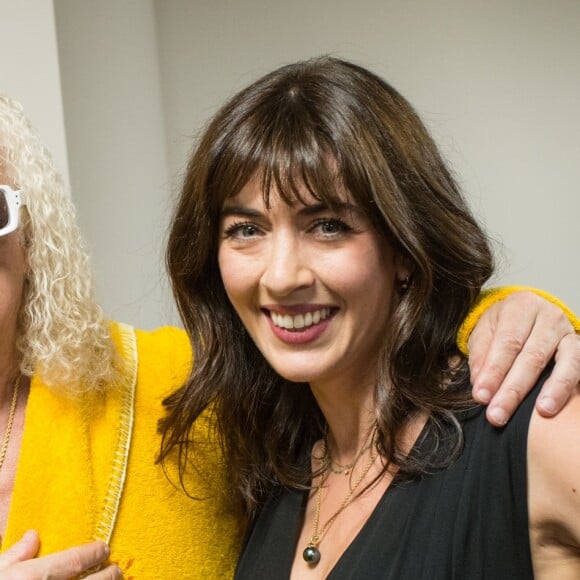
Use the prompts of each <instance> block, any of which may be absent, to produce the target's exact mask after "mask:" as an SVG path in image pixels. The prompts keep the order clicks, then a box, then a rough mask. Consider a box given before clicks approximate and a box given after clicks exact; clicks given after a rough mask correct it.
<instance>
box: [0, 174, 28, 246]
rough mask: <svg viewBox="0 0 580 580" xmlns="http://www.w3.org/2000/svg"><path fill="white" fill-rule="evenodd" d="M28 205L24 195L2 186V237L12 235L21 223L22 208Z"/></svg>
mask: <svg viewBox="0 0 580 580" xmlns="http://www.w3.org/2000/svg"><path fill="white" fill-rule="evenodd" d="M23 205H26V201H25V198H24V194H23V193H22V192H21V191H14V190H13V189H12V188H11V187H10V186H9V185H0V236H6V235H8V234H11V233H12V232H13V231H14V230H16V228H18V224H19V221H20V208H21V207H22V206H23Z"/></svg>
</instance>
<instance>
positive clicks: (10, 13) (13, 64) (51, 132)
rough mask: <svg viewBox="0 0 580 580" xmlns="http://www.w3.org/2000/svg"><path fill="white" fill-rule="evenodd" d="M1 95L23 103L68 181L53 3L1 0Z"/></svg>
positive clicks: (48, 1) (48, 0) (31, 0)
mask: <svg viewBox="0 0 580 580" xmlns="http://www.w3.org/2000/svg"><path fill="white" fill-rule="evenodd" d="M0 14H1V15H2V16H1V18H2V50H0V92H3V93H7V94H8V95H10V96H11V97H12V98H14V99H17V100H18V101H20V102H21V103H22V105H23V106H24V109H25V110H26V113H27V115H28V116H29V117H30V118H31V119H32V121H33V122H34V125H35V126H36V128H37V129H38V131H39V132H40V133H41V135H42V138H43V140H44V142H45V143H46V145H47V146H48V147H49V148H50V150H51V152H52V154H53V156H54V159H55V162H56V164H57V166H58V168H59V169H60V171H61V172H62V173H63V175H64V177H65V179H67V180H68V163H67V153H66V142H65V131H64V119H63V109H62V94H61V89H60V70H59V64H58V53H57V48H56V29H55V23H54V13H53V7H52V0H19V1H18V2H14V0H0Z"/></svg>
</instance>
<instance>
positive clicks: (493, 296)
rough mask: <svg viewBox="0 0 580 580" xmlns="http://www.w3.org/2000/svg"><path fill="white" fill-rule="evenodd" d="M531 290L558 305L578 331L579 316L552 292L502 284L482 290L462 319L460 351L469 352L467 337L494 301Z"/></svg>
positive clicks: (579, 325) (466, 353)
mask: <svg viewBox="0 0 580 580" xmlns="http://www.w3.org/2000/svg"><path fill="white" fill-rule="evenodd" d="M524 291H526V292H533V293H534V294H536V295H537V296H540V297H542V298H545V299H546V300H547V301H548V302H551V303H552V304H554V305H556V306H558V308H560V309H561V310H562V311H563V312H564V314H566V316H567V317H568V319H569V320H570V322H571V323H572V326H573V327H574V330H575V331H576V332H580V318H578V317H577V316H576V315H575V314H574V313H573V312H572V311H571V310H570V309H569V308H568V307H567V306H566V305H565V304H564V303H563V302H562V301H561V300H559V299H558V298H556V297H555V296H552V294H550V293H548V292H545V291H544V290H538V289H537V288H530V287H529V286H503V287H501V288H490V289H489V290H485V291H483V292H482V293H481V294H480V295H479V298H478V299H477V302H476V303H475V305H474V307H473V308H472V309H471V311H470V312H469V314H468V315H467V318H466V319H465V320H464V321H463V324H462V325H461V326H460V328H459V332H458V333H457V346H458V347H459V349H460V350H461V352H462V353H463V354H465V355H468V354H469V346H468V344H467V343H468V341H469V337H470V335H471V333H472V331H473V329H474V328H475V326H476V325H477V323H478V322H479V319H480V318H481V316H482V314H483V313H484V312H485V311H486V310H487V309H488V308H489V307H490V306H493V305H494V304H495V303H496V302H499V301H500V300H503V299H504V298H506V297H507V296H509V295H510V294H513V293H514V292H524Z"/></svg>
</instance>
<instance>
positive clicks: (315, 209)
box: [221, 202, 360, 217]
mask: <svg viewBox="0 0 580 580" xmlns="http://www.w3.org/2000/svg"><path fill="white" fill-rule="evenodd" d="M329 210H331V211H337V212H340V213H342V212H355V213H359V212H360V208H359V207H358V206H356V205H353V204H352V203H347V202H337V203H335V204H333V207H329V206H328V204H324V203H314V204H312V205H305V206H303V207H301V208H300V209H299V210H298V214H300V215H305V216H311V215H316V214H318V213H323V212H325V211H329ZM231 215H243V216H247V217H260V216H261V215H263V214H262V212H261V211H259V210H257V209H252V208H249V207H244V206H239V205H232V206H226V207H224V208H223V210H222V213H221V216H222V217H227V216H231Z"/></svg>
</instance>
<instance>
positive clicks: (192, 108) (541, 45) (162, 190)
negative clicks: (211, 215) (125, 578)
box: [55, 0, 580, 326]
mask: <svg viewBox="0 0 580 580" xmlns="http://www.w3.org/2000/svg"><path fill="white" fill-rule="evenodd" d="M55 6H56V16H57V30H58V37H59V50H60V60H61V66H62V69H61V74H62V79H63V94H64V103H65V115H66V126H67V138H68V144H69V156H70V166H71V180H72V185H73V191H74V196H75V199H76V201H77V203H78V205H79V207H80V209H81V215H82V217H83V223H84V224H85V227H86V231H87V233H88V235H89V238H90V242H91V246H92V248H93V252H94V254H95V258H96V262H97V267H98V274H99V278H100V280H101V284H102V292H103V297H104V301H105V305H106V308H107V310H108V312H109V314H111V315H113V316H115V317H117V318H121V319H123V320H126V321H128V322H131V323H134V324H138V325H142V326H153V325H156V324H160V323H162V322H164V321H167V320H168V319H169V318H171V308H170V306H169V304H170V299H169V298H168V296H167V294H166V288H165V287H164V283H163V274H162V270H161V263H162V257H161V243H160V241H159V240H160V239H161V238H162V236H161V234H160V233H161V232H162V231H163V230H164V228H165V227H166V223H167V219H168V210H167V208H168V207H169V205H170V198H171V195H172V193H173V192H174V190H175V188H176V186H177V183H178V181H179V176H180V173H181V172H182V170H183V167H184V162H185V159H186V156H187V152H188V151H189V149H190V147H191V144H192V137H193V136H195V134H196V133H197V131H198V130H199V129H200V128H201V127H202V126H203V124H204V123H205V121H207V119H208V118H209V116H210V115H211V114H212V113H213V112H214V111H215V110H216V108H217V107H218V106H219V105H220V104H221V103H222V102H223V100H224V99H225V98H227V97H228V96H230V95H231V94H233V92H235V90H237V89H239V88H241V87H242V86H244V85H246V84H247V83H249V82H250V81H251V80H253V79H254V78H256V77H257V76H259V75H261V74H262V73H265V72H266V71H268V70H270V69H271V68H273V67H275V66H278V65H280V64H283V63H286V62H290V61H293V60H296V59H300V58H306V57H309V56H312V55H317V54H321V53H333V54H336V55H339V56H343V57H346V58H350V59H353V60H355V61H357V62H359V63H361V64H363V65H365V66H369V67H370V68H372V69H373V70H374V71H376V72H377V73H379V74H380V75H382V76H384V77H385V78H386V79H387V80H389V81H390V82H392V83H393V84H394V85H395V87H397V88H398V89H399V90H400V91H401V92H402V93H403V94H404V95H405V96H407V97H408V98H409V100H410V101H411V102H412V103H413V104H414V105H415V106H416V108H417V109H418V111H419V113H420V114H421V115H422V116H423V118H424V119H425V121H426V122H427V124H428V125H429V127H430V128H431V130H432V132H433V133H434V136H435V138H436V139H437V141H438V143H439V144H440V145H441V147H442V149H443V151H444V153H445V155H446V156H447V158H448V159H449V161H450V163H451V165H452V166H453V167H454V168H455V171H456V173H457V174H458V175H459V176H460V181H461V183H462V185H463V187H464V190H465V192H466V193H467V195H468V197H469V198H470V200H471V202H472V205H473V206H474V208H475V210H476V212H477V213H478V215H480V217H481V218H482V220H483V221H484V222H485V224H486V225H487V227H488V229H489V231H490V232H491V233H492V235H493V236H494V237H495V238H497V239H498V240H500V242H501V243H500V244H499V245H498V246H499V247H498V250H499V252H500V265H501V269H500V274H499V280H500V281H501V282H504V283H506V282H521V283H526V284H531V285H536V286H540V287H543V288H545V289H548V290H550V291H552V292H554V293H556V294H557V295H559V296H560V297H562V298H563V299H564V300H566V301H567V302H568V303H569V304H570V305H571V306H572V307H573V308H574V309H575V310H576V311H580V274H579V273H578V271H577V264H578V259H577V257H576V254H577V231H578V228H577V227H576V225H575V222H576V221H577V216H578V215H579V214H580V201H579V200H580V185H579V181H578V179H577V172H576V167H577V165H578V164H579V162H580V140H578V138H577V131H578V127H580V108H579V107H578V106H577V104H576V103H577V102H578V101H580V74H578V57H579V56H580V33H579V31H580V3H579V2H577V1H576V0H568V1H567V0H556V1H552V2H549V3H548V2H545V1H544V0H541V1H540V0H511V1H505V0H503V1H500V0H489V1H486V2H484V1H465V0H439V1H438V2H432V1H431V0H414V1H404V0H397V1H395V0H363V1H360V2H357V3H354V2H350V1H348V2H347V1H345V0H332V1H331V0H318V1H315V2H312V0H310V1H306V0H293V2H281V1H271V0H270V1H268V0H244V1H242V2H238V1H234V0H197V1H193V0H158V1H152V0H125V1H124V2H117V1H115V0H100V2H98V3H95V2H90V0H55Z"/></svg>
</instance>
